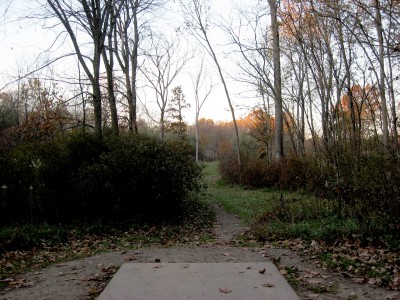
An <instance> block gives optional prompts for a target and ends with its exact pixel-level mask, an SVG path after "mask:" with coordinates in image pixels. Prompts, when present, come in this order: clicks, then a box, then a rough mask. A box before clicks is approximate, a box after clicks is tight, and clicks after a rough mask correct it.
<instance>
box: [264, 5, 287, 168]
mask: <svg viewBox="0 0 400 300" xmlns="http://www.w3.org/2000/svg"><path fill="white" fill-rule="evenodd" d="M268 3H269V9H270V13H271V27H272V57H273V61H274V98H275V159H276V160H277V161H279V160H281V159H282V158H283V110H282V76H281V54H280V44H279V23H278V1H277V0H268Z"/></svg>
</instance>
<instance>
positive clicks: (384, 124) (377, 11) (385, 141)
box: [373, 0, 389, 147]
mask: <svg viewBox="0 0 400 300" xmlns="http://www.w3.org/2000/svg"><path fill="white" fill-rule="evenodd" d="M373 3H374V8H375V28H376V34H377V36H378V46H379V77H380V78H379V91H380V94H381V95H380V96H381V107H382V135H383V145H384V146H385V147H388V146H389V125H388V115H387V105H386V89H385V61H384V59H385V58H384V55H385V52H384V45H383V30H382V18H381V12H380V3H379V0H374V2H373Z"/></svg>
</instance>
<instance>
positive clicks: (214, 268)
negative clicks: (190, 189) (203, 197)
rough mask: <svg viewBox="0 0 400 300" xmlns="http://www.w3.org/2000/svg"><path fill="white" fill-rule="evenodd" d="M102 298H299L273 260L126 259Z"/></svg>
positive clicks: (100, 298)
mask: <svg viewBox="0 0 400 300" xmlns="http://www.w3.org/2000/svg"><path fill="white" fill-rule="evenodd" d="M98 299H99V300H134V299H135V300H136V299H149V300H156V299H164V300H166V299H175V300H182V299H195V300H196V299H197V300H198V299H208V300H213V299H252V300H261V299H263V300H298V299H300V298H299V297H298V296H297V295H296V293H295V292H294V291H293V289H292V288H291V286H290V285H289V284H288V283H287V282H286V280H285V279H284V277H283V276H282V275H281V274H280V273H279V271H278V270H277V268H276V267H275V266H274V264H272V263H271V262H250V263H127V264H123V265H122V267H121V268H120V269H119V270H118V272H117V273H116V274H115V276H114V277H113V279H112V280H111V282H110V283H109V284H108V285H107V287H106V288H105V289H104V291H103V292H102V293H101V295H100V296H99V298H98Z"/></svg>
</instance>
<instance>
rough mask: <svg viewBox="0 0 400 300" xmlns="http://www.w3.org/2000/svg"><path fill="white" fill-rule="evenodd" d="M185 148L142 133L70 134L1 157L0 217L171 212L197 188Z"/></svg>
mask: <svg viewBox="0 0 400 300" xmlns="http://www.w3.org/2000/svg"><path fill="white" fill-rule="evenodd" d="M191 153H192V149H191V148H190V147H188V146H185V145H182V144H179V145H178V144H175V143H173V142H161V141H160V140H158V139H156V138H151V137H147V136H132V135H129V136H121V137H105V138H104V139H103V140H99V139H98V138H97V137H96V135H94V134H90V133H89V134H85V133H82V132H75V133H71V134H69V135H68V136H65V137H59V138H56V139H54V140H52V141H48V142H43V143H38V144H35V145H26V146H20V147H17V148H16V149H14V150H13V151H12V152H11V153H8V155H7V156H6V157H3V158H2V159H1V160H0V172H1V174H0V180H1V181H0V186H3V187H7V188H2V195H1V201H0V206H1V212H0V215H1V220H0V223H2V224H9V223H16V222H20V223H26V222H34V223H40V222H48V223H54V224H56V223H70V222H74V221H82V220H83V221H90V220H98V219H112V220H121V219H133V218H142V219H143V218H144V219H151V220H155V219H157V220H163V219H166V218H170V217H173V216H176V215H177V214H178V213H179V209H180V207H181V205H182V203H183V202H184V201H187V200H189V199H190V198H191V197H192V196H193V194H195V193H197V192H199V191H200V190H201V189H202V181H201V177H202V170H201V168H200V167H199V166H198V165H197V164H196V163H195V162H194V161H193V159H192V156H191Z"/></svg>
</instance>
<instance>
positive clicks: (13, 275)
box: [0, 225, 209, 294]
mask: <svg viewBox="0 0 400 300" xmlns="http://www.w3.org/2000/svg"><path fill="white" fill-rule="evenodd" d="M208 230H209V228H203V229H201V228H199V227H197V228H191V227H190V226H172V225H171V226H169V225H165V226H158V227H151V228H140V227H135V228H130V229H128V230H127V231H125V232H122V231H121V232H117V233H115V234H114V235H85V236H81V237H72V238H70V240H69V241H68V242H66V243H61V244H59V245H57V246H51V247H50V246H47V245H46V243H45V242H43V243H42V246H41V247H36V248H33V249H30V250H24V251H19V250H17V251H7V252H4V253H1V254H0V290H3V289H4V290H9V289H13V288H19V287H24V286H26V285H27V284H28V283H26V282H23V281H21V280H23V279H19V278H18V275H19V274H22V273H24V272H26V271H27V270H33V271H35V270H40V269H42V268H44V267H46V266H48V265H50V264H54V263H57V262H62V261H68V260H73V259H79V258H84V257H89V256H92V255H95V254H98V253H101V252H107V251H123V250H124V249H139V248H142V247H143V246H161V245H162V246H175V245H183V244H186V245H187V244H190V245H192V244H193V245H197V244H200V243H201V242H202V240H203V239H204V238H209V234H208ZM127 259H128V260H129V258H127ZM29 284H31V283H29ZM93 293H94V294H96V291H95V290H94V291H93Z"/></svg>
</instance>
